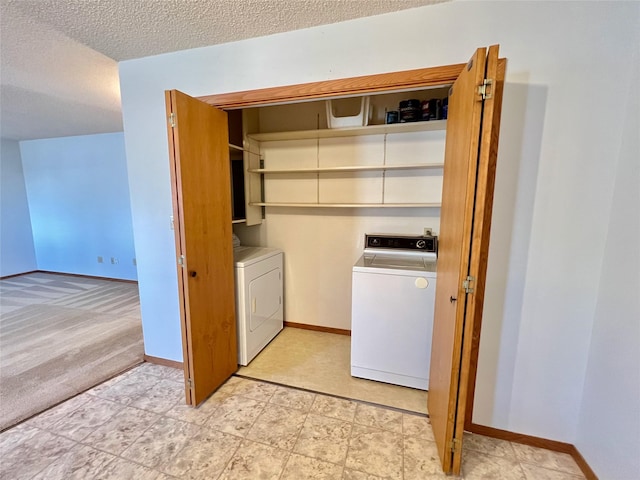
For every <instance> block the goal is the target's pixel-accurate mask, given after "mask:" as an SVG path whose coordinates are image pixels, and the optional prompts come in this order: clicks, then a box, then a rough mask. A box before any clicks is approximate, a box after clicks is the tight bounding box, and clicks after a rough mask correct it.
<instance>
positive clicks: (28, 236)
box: [0, 138, 38, 277]
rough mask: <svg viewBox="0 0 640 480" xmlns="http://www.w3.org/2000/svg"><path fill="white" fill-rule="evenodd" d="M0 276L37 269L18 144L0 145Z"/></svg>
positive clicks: (8, 141)
mask: <svg viewBox="0 0 640 480" xmlns="http://www.w3.org/2000/svg"><path fill="white" fill-rule="evenodd" d="M0 145H1V146H0V181H1V182H2V185H0V208H1V211H0V222H1V223H0V235H1V236H0V277H5V276H8V275H16V274H18V273H25V272H31V271H33V270H37V268H38V267H37V265H36V253H35V249H34V247H33V233H32V231H31V218H30V216H29V204H28V202H27V193H26V190H25V186H24V174H23V171H22V161H21V160H20V145H19V144H18V142H17V141H15V140H6V139H4V138H3V139H2V141H1V144H0Z"/></svg>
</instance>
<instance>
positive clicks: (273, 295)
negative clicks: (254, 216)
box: [233, 247, 284, 365]
mask: <svg viewBox="0 0 640 480" xmlns="http://www.w3.org/2000/svg"><path fill="white" fill-rule="evenodd" d="M233 257H234V261H235V271H236V272H235V273H236V317H237V321H238V363H239V364H240V365H248V364H249V362H251V360H253V359H254V357H255V356H256V355H257V354H258V353H259V352H260V351H261V350H262V349H263V348H264V347H266V346H267V344H268V343H269V342H270V341H271V340H273V338H274V337H275V336H276V335H277V334H278V333H279V332H280V330H282V327H283V321H284V305H283V303H284V302H283V254H282V250H280V249H277V248H266V247H237V248H234V249H233Z"/></svg>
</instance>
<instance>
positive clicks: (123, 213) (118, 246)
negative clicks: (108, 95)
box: [20, 133, 137, 280]
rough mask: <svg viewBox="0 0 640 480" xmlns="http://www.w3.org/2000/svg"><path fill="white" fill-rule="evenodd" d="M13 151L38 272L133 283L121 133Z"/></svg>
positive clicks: (31, 145) (41, 142)
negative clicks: (22, 184) (16, 155)
mask: <svg viewBox="0 0 640 480" xmlns="http://www.w3.org/2000/svg"><path fill="white" fill-rule="evenodd" d="M20 151H21V154H22V164H23V168H24V177H25V184H26V189H27V197H28V200H29V208H30V211H31V226H32V229H33V242H34V245H35V250H36V258H37V262H38V269H39V270H45V271H51V272H62V273H75V274H82V275H95V276H99V277H108V278H119V279H127V280H135V279H136V273H137V272H136V266H135V264H134V259H135V251H134V248H133V228H132V225H131V209H130V203H129V183H128V181H127V167H126V158H125V151H124V135H123V134H122V133H105V134H100V135H82V136H76V137H61V138H49V139H42V140H28V141H23V142H20ZM98 257H102V259H103V262H102V263H99V262H98ZM112 257H113V258H114V259H116V261H117V263H115V264H114V263H111V258H112Z"/></svg>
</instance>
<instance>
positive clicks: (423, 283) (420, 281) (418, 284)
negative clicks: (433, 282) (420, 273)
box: [415, 277, 429, 288]
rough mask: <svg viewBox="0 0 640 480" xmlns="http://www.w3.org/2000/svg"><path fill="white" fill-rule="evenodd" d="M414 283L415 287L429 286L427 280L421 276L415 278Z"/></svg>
mask: <svg viewBox="0 0 640 480" xmlns="http://www.w3.org/2000/svg"><path fill="white" fill-rule="evenodd" d="M415 283H416V287H418V288H427V287H428V286H429V281H428V280H427V279H426V278H423V277H418V278H416V282H415Z"/></svg>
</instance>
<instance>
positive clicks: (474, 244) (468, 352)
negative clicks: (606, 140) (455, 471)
mask: <svg viewBox="0 0 640 480" xmlns="http://www.w3.org/2000/svg"><path fill="white" fill-rule="evenodd" d="M505 72H506V59H500V58H498V46H497V45H496V46H491V47H489V51H488V53H487V66H486V78H490V79H492V80H493V83H492V85H491V86H490V88H489V93H490V96H489V98H487V99H486V100H485V101H484V107H483V113H482V131H481V136H480V152H479V154H478V173H477V182H476V185H477V186H476V196H475V198H476V200H475V209H474V216H473V236H472V238H471V260H470V264H469V275H470V276H471V277H473V279H474V281H473V290H474V291H473V294H471V295H468V301H467V310H466V321H465V331H464V338H465V342H464V344H463V349H462V365H464V366H465V367H466V368H463V369H462V371H461V378H460V392H459V396H460V397H462V398H466V401H464V402H459V403H460V406H459V410H458V415H457V417H458V421H457V423H456V436H462V433H463V430H464V428H465V427H466V426H467V425H469V424H470V423H471V416H472V413H473V397H474V392H475V380H476V371H477V360H478V349H479V345H480V331H481V326H482V310H483V307H484V292H485V280H486V276H487V261H488V255H489V234H490V230H491V214H492V210H493V192H494V186H495V173H496V161H497V157H498V138H499V133H500V118H501V111H502V92H503V88H504V77H505ZM462 418H464V421H463V420H462Z"/></svg>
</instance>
